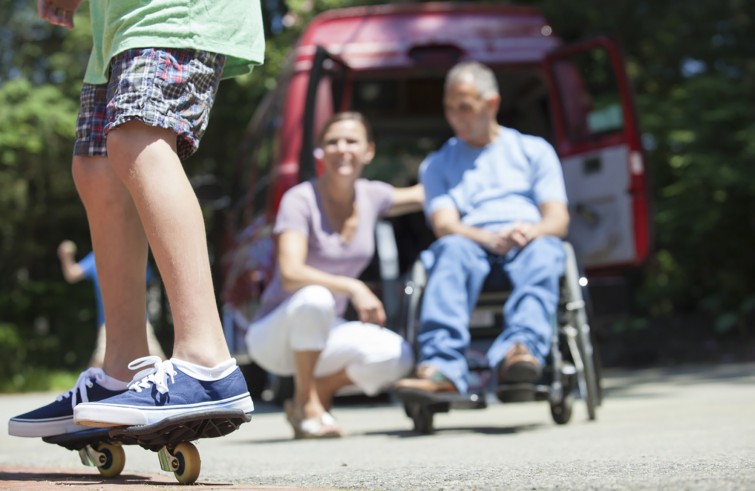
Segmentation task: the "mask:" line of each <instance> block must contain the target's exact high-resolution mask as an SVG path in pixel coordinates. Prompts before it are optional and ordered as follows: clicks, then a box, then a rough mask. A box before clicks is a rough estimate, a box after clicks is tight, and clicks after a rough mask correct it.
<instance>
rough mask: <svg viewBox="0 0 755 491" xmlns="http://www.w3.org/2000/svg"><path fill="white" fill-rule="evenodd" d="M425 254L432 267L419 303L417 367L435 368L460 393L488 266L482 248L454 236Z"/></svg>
mask: <svg viewBox="0 0 755 491" xmlns="http://www.w3.org/2000/svg"><path fill="white" fill-rule="evenodd" d="M430 250H431V251H432V253H433V255H434V257H435V262H434V264H433V266H432V269H431V270H430V274H429V278H428V282H427V287H426V288H425V293H424V297H423V299H422V313H421V318H420V324H421V329H420V334H419V338H418V340H419V345H420V352H419V360H418V362H419V364H420V365H421V364H423V363H425V362H427V363H428V364H430V365H432V366H434V367H435V368H437V369H438V370H439V371H440V372H441V373H442V374H443V375H444V376H446V377H447V378H448V379H450V380H451V381H452V382H453V383H454V385H455V386H456V388H457V389H458V390H459V392H462V393H464V392H466V390H467V374H468V372H469V368H468V367H467V360H466V357H465V354H464V353H465V351H466V349H467V347H468V346H469V341H470V337H469V321H470V315H471V312H472V309H473V308H474V305H475V304H476V303H477V298H478V297H479V294H480V289H481V288H482V285H483V283H484V282H485V278H486V277H487V275H488V273H489V271H490V264H489V263H488V260H487V253H486V252H485V250H484V249H483V248H482V247H480V246H479V245H478V244H476V243H475V242H473V241H472V240H470V239H467V238H465V237H461V236H458V235H447V236H445V237H442V238H440V239H438V240H437V241H436V242H435V243H434V244H433V245H432V246H431V248H430Z"/></svg>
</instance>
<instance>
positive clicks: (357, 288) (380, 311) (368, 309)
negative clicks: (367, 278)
mask: <svg viewBox="0 0 755 491" xmlns="http://www.w3.org/2000/svg"><path fill="white" fill-rule="evenodd" d="M350 298H351V304H352V305H353V306H354V310H356V312H357V315H358V316H359V320H360V321H361V322H365V323H368V324H377V325H378V326H383V325H385V308H383V303H382V302H381V301H380V299H379V298H378V297H377V296H376V295H375V294H374V293H373V292H372V290H370V289H369V287H368V286H367V285H365V284H364V283H363V282H362V281H359V280H356V281H355V282H354V287H353V290H352V293H351V297H350Z"/></svg>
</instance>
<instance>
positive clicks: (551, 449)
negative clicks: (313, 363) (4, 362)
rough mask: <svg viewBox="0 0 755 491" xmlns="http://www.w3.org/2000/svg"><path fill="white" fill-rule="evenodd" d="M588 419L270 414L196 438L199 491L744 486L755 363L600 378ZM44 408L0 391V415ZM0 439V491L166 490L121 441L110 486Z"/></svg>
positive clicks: (754, 479) (502, 414) (750, 477)
mask: <svg viewBox="0 0 755 491" xmlns="http://www.w3.org/2000/svg"><path fill="white" fill-rule="evenodd" d="M604 385H605V387H606V399H605V401H604V404H603V406H602V407H601V408H600V410H599V413H598V421H597V422H588V421H587V420H586V419H587V418H586V411H585V409H584V405H583V404H582V403H581V402H579V401H578V402H577V403H576V406H575V414H574V416H573V418H572V421H571V423H570V424H568V425H565V426H557V425H555V424H554V423H553V422H552V420H551V418H550V413H549V410H548V406H547V404H545V403H526V404H516V405H512V404H508V405H503V404H500V403H497V402H492V403H491V405H490V407H488V408H487V409H486V410H482V411H455V412H452V413H450V414H445V415H437V416H436V418H435V427H436V429H437V432H436V434H435V435H431V436H417V435H415V434H414V433H413V432H412V431H411V421H410V420H409V419H408V418H406V417H405V416H404V413H403V410H402V408H401V407H400V406H397V405H396V404H391V403H385V402H384V403H380V404H371V405H370V404H366V403H363V404H349V405H344V404H341V405H340V406H339V407H337V408H336V410H335V415H336V417H337V418H338V419H339V421H341V423H342V424H343V425H344V427H345V428H346V429H347V431H348V432H349V434H350V436H349V437H348V438H345V439H342V440H329V441H293V440H291V430H290V428H288V427H287V425H286V423H285V421H284V419H283V416H282V415H281V414H280V412H279V411H278V410H277V409H276V408H274V407H271V406H268V405H264V404H258V411H257V414H256V416H255V418H254V419H253V420H252V422H251V423H249V424H247V425H245V426H243V427H242V428H241V429H240V430H239V431H237V432H236V433H233V434H231V435H229V436H228V437H226V438H222V439H217V440H212V439H209V440H202V441H201V442H200V444H199V448H200V452H201V454H202V460H203V470H202V475H201V476H200V481H199V482H200V484H201V485H202V486H203V488H204V489H222V490H230V489H281V488H283V489H286V488H287V489H292V488H293V489H370V490H371V489H417V490H424V489H428V490H436V489H446V490H457V489H506V490H509V489H511V490H532V489H546V490H547V489H557V490H586V489H601V490H603V489H609V490H626V489H630V490H635V489H640V490H642V489H648V490H649V489H653V490H655V489H668V490H677V489H691V490H722V489H728V490H753V489H755V363H753V364H744V365H723V366H716V367H698V368H685V369H669V370H661V369H651V370H641V371H609V372H608V373H607V374H605V381H604ZM49 400H50V394H34V395H28V394H27V395H18V396H1V397H0V417H1V418H2V419H3V420H7V418H8V417H10V416H12V415H14V414H18V413H20V412H22V411H24V410H26V409H28V408H30V407H35V406H36V405H39V404H41V403H45V402H47V401H49ZM4 433H5V432H3V434H1V435H0V489H34V490H39V489H42V490H44V489H60V486H61V485H64V486H68V487H70V488H73V489H80V488H84V489H97V490H100V489H119V490H123V489H150V490H155V489H173V488H177V486H174V485H173V484H174V483H175V481H174V480H173V477H172V476H171V475H169V474H167V473H163V472H162V471H160V470H159V466H158V462H157V459H156V456H155V454H153V453H151V452H148V451H146V450H142V449H140V448H138V447H126V455H127V463H126V471H125V474H124V476H123V477H122V478H120V479H117V480H115V481H112V482H104V481H102V480H101V479H100V478H99V475H98V473H97V471H96V470H94V469H93V468H85V467H82V466H81V465H79V461H78V456H77V455H76V454H75V453H73V452H70V451H67V450H65V449H63V448H60V447H57V446H54V445H47V444H44V443H43V442H41V441H40V440H37V439H23V438H11V437H8V436H7V435H5V434H4Z"/></svg>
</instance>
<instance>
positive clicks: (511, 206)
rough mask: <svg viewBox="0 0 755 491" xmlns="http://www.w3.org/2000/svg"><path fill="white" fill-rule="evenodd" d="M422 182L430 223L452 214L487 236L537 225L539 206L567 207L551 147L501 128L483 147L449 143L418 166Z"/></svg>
mask: <svg viewBox="0 0 755 491" xmlns="http://www.w3.org/2000/svg"><path fill="white" fill-rule="evenodd" d="M420 182H421V183H422V184H423V185H424V188H425V213H426V215H427V218H428V219H429V218H430V217H431V216H432V214H433V213H434V212H435V211H437V210H439V209H441V208H455V209H456V210H458V211H459V214H460V216H461V220H462V223H464V224H465V225H468V226H474V227H480V228H485V229H489V230H497V229H500V228H501V227H503V226H505V225H507V224H510V223H512V222H518V221H522V222H531V223H537V222H539V221H540V220H541V215H540V210H539V209H538V206H539V205H540V204H542V203H544V202H549V201H557V202H562V203H566V202H567V198H566V188H565V186H564V177H563V173H562V170H561V162H560V161H559V159H558V156H557V155H556V152H555V150H554V149H553V147H552V146H551V145H550V144H549V143H548V142H547V141H545V140H544V139H542V138H540V137H536V136H531V135H524V134H522V133H519V132H518V131H516V130H513V129H510V128H505V127H503V126H501V127H500V133H499V134H498V136H497V137H496V139H495V140H494V141H493V142H491V143H489V144H488V145H485V146H484V147H472V146H470V145H468V144H466V143H465V142H463V141H461V140H459V139H458V138H455V137H454V138H451V139H449V140H448V141H447V142H446V143H445V144H444V145H443V147H442V148H441V149H440V150H438V151H437V152H434V153H432V154H431V155H429V156H428V157H427V158H426V159H425V161H424V162H423V163H422V166H421V167H420Z"/></svg>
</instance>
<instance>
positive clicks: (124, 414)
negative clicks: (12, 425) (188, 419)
mask: <svg viewBox="0 0 755 491" xmlns="http://www.w3.org/2000/svg"><path fill="white" fill-rule="evenodd" d="M149 365H152V366H151V367H150V368H146V369H144V370H142V371H140V372H139V373H137V374H136V376H134V379H133V380H132V381H131V383H130V384H129V390H128V391H127V392H124V393H123V394H120V395H117V396H115V397H111V398H109V399H107V400H102V401H99V402H88V403H82V404H79V405H77V406H76V408H75V409H74V420H75V421H76V423H78V424H81V425H85V426H98V427H110V426H132V425H148V424H153V423H157V422H159V421H162V420H163V419H165V418H168V417H173V416H183V415H187V414H192V413H201V412H207V411H212V410H215V409H219V410H228V409H241V410H243V411H244V412H245V413H251V412H252V411H254V404H253V403H252V397H251V396H250V395H249V390H248V389H247V386H246V380H244V376H243V375H242V374H241V370H240V369H239V367H238V365H236V360H235V359H233V358H231V359H230V360H228V361H227V362H226V363H224V364H222V365H218V366H217V367H214V368H212V369H207V368H203V367H199V366H197V365H193V364H191V363H187V362H185V361H181V360H177V359H175V358H174V359H171V360H166V361H163V360H161V359H160V358H159V357H157V356H146V357H144V358H139V359H137V360H134V361H132V362H131V363H130V364H129V368H130V369H132V370H137V369H139V368H142V367H145V366H149ZM210 374H211V375H210Z"/></svg>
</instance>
